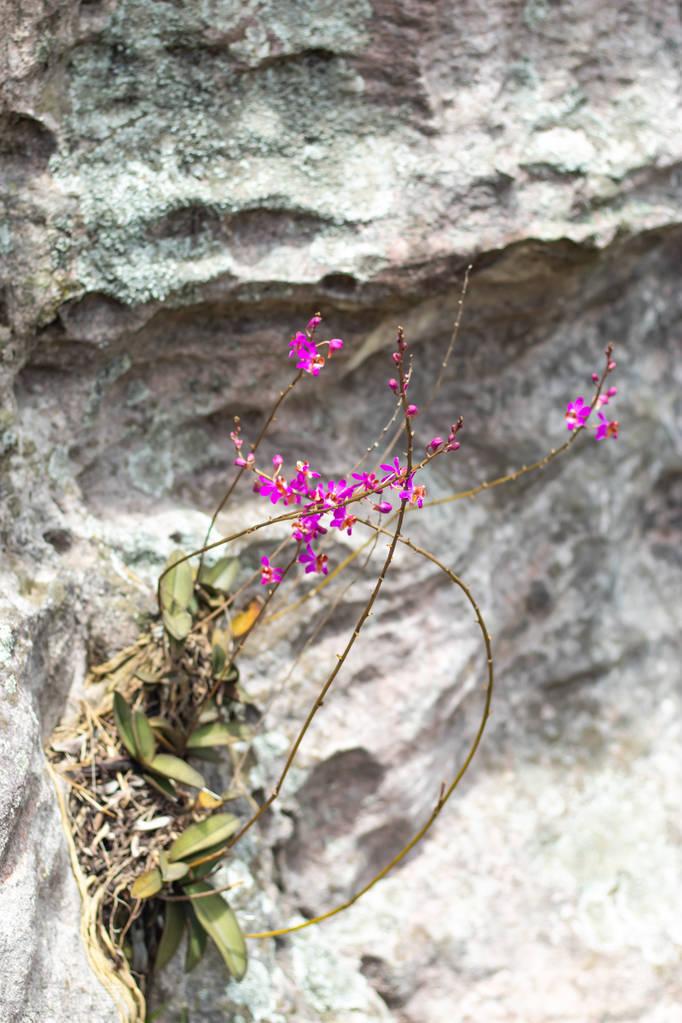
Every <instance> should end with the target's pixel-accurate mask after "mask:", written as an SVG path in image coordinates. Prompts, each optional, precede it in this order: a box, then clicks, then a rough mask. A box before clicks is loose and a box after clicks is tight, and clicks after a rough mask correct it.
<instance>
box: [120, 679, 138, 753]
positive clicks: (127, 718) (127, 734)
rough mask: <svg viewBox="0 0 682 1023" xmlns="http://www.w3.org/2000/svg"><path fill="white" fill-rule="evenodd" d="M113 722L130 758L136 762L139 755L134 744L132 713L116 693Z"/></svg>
mask: <svg viewBox="0 0 682 1023" xmlns="http://www.w3.org/2000/svg"><path fill="white" fill-rule="evenodd" d="M114 720H115V721H116V728H117V729H118V734H119V735H120V737H121V742H122V743H123V745H124V746H125V748H126V749H127V750H128V752H129V753H130V755H131V757H134V758H135V760H137V759H138V757H139V753H138V749H137V744H136V742H135V733H134V732H133V712H132V710H131V709H130V707H129V706H128V704H127V703H126V701H125V700H124V699H123V697H122V696H121V694H120V693H118V692H115V693H114Z"/></svg>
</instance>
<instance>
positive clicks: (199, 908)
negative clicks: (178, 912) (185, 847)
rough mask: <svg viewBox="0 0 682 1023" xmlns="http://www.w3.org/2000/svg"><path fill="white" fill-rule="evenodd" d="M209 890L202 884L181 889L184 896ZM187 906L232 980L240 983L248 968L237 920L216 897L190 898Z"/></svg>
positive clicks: (208, 886) (219, 898)
mask: <svg viewBox="0 0 682 1023" xmlns="http://www.w3.org/2000/svg"><path fill="white" fill-rule="evenodd" d="M211 890H212V889H211V886H210V885H209V884H206V882H205V881H197V882H196V884H193V885H188V886H187V887H186V888H185V891H186V892H187V894H188V895H198V894H200V893H202V894H203V893H204V892H210V891H211ZM190 905H191V907H192V909H193V911H194V914H195V916H196V918H197V920H198V921H199V923H200V924H201V926H202V927H203V928H204V930H205V931H206V933H207V934H208V936H209V938H211V940H212V941H213V942H214V943H215V945H216V946H217V948H218V951H219V952H220V954H221V956H222V957H223V959H224V961H225V965H226V966H227V968H228V970H229V971H230V973H231V974H232V976H233V977H234V978H235V980H241V979H242V978H243V977H244V974H245V973H246V967H247V965H248V957H247V953H246V942H245V941H244V935H243V934H242V929H241V927H240V926H239V923H238V921H237V917H236V916H235V915H234V913H233V912H232V910H231V909H230V907H229V906H228V904H227V902H225V899H223V898H222V896H220V895H206V896H205V897H204V898H201V899H192V901H191V903H190Z"/></svg>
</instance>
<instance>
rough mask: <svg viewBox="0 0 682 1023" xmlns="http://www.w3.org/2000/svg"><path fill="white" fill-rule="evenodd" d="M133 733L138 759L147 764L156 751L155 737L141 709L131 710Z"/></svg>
mask: <svg viewBox="0 0 682 1023" xmlns="http://www.w3.org/2000/svg"><path fill="white" fill-rule="evenodd" d="M133 735H134V736H135V746H136V748H137V750H138V759H139V760H141V761H142V763H143V764H149V762H150V761H151V760H152V759H153V758H154V754H155V753H156V739H155V738H154V733H153V732H152V729H151V725H150V724H149V721H148V720H147V716H146V714H143V712H142V711H141V710H136V711H133Z"/></svg>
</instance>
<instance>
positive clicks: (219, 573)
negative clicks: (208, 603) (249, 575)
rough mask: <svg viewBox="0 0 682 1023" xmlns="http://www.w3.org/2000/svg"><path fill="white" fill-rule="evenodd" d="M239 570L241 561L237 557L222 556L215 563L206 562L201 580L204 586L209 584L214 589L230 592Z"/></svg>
mask: <svg viewBox="0 0 682 1023" xmlns="http://www.w3.org/2000/svg"><path fill="white" fill-rule="evenodd" d="M238 572H239V561H238V560H237V558H220V559H219V560H218V561H216V562H215V564H214V565H206V564H204V565H203V566H202V569H201V574H200V576H199V582H200V583H201V584H202V585H203V586H209V587H210V588H211V589H212V590H220V591H221V593H229V592H230V590H231V589H232V586H233V584H234V581H235V579H236V578H237V573H238Z"/></svg>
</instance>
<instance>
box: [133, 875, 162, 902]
mask: <svg viewBox="0 0 682 1023" xmlns="http://www.w3.org/2000/svg"><path fill="white" fill-rule="evenodd" d="M162 886H163V879H162V877H161V871H160V870H159V868H158V867H152V869H151V870H146V871H145V872H144V874H140V876H139V877H136V878H135V880H134V881H133V883H132V885H131V887H130V894H131V895H132V897H133V898H134V899H151V897H152V896H153V895H156V893H157V892H160V891H161V888H162Z"/></svg>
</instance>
